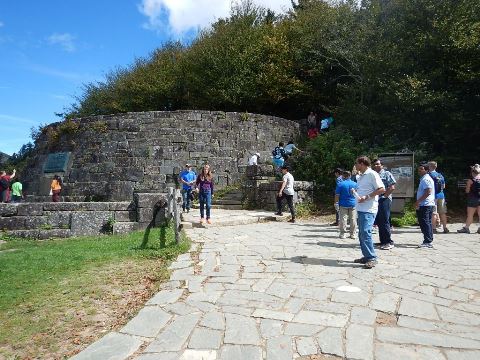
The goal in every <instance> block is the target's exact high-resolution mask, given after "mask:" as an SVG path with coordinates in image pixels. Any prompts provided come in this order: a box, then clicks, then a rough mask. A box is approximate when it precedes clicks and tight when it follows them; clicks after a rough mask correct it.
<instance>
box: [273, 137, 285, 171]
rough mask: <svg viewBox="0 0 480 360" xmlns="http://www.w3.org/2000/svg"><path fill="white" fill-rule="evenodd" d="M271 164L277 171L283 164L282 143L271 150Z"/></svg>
mask: <svg viewBox="0 0 480 360" xmlns="http://www.w3.org/2000/svg"><path fill="white" fill-rule="evenodd" d="M272 159H273V164H274V165H275V168H276V169H279V168H281V167H282V166H283V164H284V163H285V149H284V148H283V142H279V143H278V146H276V147H275V149H273V150H272Z"/></svg>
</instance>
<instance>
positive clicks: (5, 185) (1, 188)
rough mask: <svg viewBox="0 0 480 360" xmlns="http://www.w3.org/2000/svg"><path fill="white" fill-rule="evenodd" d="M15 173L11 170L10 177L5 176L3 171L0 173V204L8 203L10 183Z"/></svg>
mask: <svg viewBox="0 0 480 360" xmlns="http://www.w3.org/2000/svg"><path fill="white" fill-rule="evenodd" d="M16 173H17V171H16V170H15V169H13V172H12V174H11V175H7V173H6V172H5V171H2V172H1V173H0V195H1V197H0V202H4V203H7V202H9V201H10V182H11V181H12V179H13V178H14V177H15V175H16Z"/></svg>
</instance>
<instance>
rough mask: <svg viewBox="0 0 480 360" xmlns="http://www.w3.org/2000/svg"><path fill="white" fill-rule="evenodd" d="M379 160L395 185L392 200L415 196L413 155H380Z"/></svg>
mask: <svg viewBox="0 0 480 360" xmlns="http://www.w3.org/2000/svg"><path fill="white" fill-rule="evenodd" d="M379 159H380V161H381V162H382V164H383V167H384V169H385V170H388V171H390V172H391V173H392V175H393V177H394V178H395V180H397V183H396V184H395V191H394V192H393V197H394V198H412V197H413V196H414V195H415V183H414V175H415V173H414V171H415V166H414V156H413V153H406V154H403V153H398V154H381V155H379Z"/></svg>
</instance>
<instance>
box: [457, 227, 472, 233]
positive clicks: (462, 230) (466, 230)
mask: <svg viewBox="0 0 480 360" xmlns="http://www.w3.org/2000/svg"><path fill="white" fill-rule="evenodd" d="M457 233H460V234H470V229H468V228H466V227H465V226H464V227H462V228H461V229H460V230H457Z"/></svg>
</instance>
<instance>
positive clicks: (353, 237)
mask: <svg viewBox="0 0 480 360" xmlns="http://www.w3.org/2000/svg"><path fill="white" fill-rule="evenodd" d="M349 238H350V239H353V240H355V239H356V238H357V237H356V236H355V235H350V236H349Z"/></svg>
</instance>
